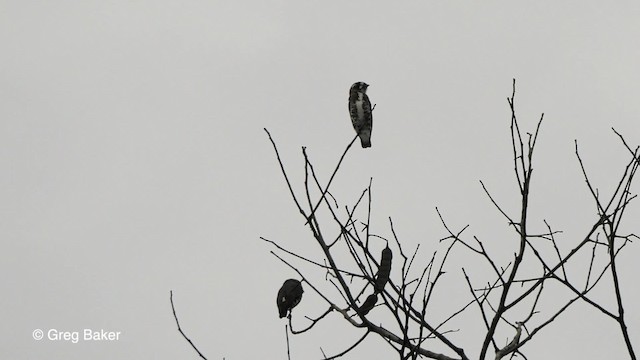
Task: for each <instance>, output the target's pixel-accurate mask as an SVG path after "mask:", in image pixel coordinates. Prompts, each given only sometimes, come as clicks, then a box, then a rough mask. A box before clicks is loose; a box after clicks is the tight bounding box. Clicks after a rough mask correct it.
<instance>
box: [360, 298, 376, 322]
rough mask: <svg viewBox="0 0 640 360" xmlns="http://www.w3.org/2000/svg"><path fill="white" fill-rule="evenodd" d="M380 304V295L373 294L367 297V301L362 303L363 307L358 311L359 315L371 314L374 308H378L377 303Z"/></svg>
mask: <svg viewBox="0 0 640 360" xmlns="http://www.w3.org/2000/svg"><path fill="white" fill-rule="evenodd" d="M377 302H378V295H377V294H375V293H374V294H371V295H369V296H368V297H367V299H366V300H365V301H364V302H363V303H362V306H360V308H359V309H358V314H360V315H363V316H364V315H367V314H368V313H369V311H371V309H373V307H374V306H376V303H377Z"/></svg>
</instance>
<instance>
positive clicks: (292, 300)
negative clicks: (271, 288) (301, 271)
mask: <svg viewBox="0 0 640 360" xmlns="http://www.w3.org/2000/svg"><path fill="white" fill-rule="evenodd" d="M303 292H304V291H302V284H301V283H300V281H298V280H296V279H289V280H287V281H285V282H284V284H282V287H281V288H280V290H279V291H278V299H277V304H278V311H279V312H280V318H281V319H282V318H283V317H285V316H287V313H288V312H289V311H290V310H291V309H293V308H294V307H295V306H296V305H298V303H299V302H300V300H301V299H302V293H303Z"/></svg>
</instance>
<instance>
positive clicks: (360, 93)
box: [349, 82, 373, 148]
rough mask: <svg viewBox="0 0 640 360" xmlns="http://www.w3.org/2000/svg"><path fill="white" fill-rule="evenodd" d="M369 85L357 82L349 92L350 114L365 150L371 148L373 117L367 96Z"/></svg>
mask: <svg viewBox="0 0 640 360" xmlns="http://www.w3.org/2000/svg"><path fill="white" fill-rule="evenodd" d="M368 87H369V85H367V84H365V83H363V82H357V83H355V84H353V85H351V89H350V90H349V114H350V115H351V123H352V124H353V128H354V129H355V130H356V133H358V136H359V137H360V143H361V144H362V147H363V148H368V147H371V128H372V125H373V116H372V114H371V102H370V101H369V97H368V96H367V88H368Z"/></svg>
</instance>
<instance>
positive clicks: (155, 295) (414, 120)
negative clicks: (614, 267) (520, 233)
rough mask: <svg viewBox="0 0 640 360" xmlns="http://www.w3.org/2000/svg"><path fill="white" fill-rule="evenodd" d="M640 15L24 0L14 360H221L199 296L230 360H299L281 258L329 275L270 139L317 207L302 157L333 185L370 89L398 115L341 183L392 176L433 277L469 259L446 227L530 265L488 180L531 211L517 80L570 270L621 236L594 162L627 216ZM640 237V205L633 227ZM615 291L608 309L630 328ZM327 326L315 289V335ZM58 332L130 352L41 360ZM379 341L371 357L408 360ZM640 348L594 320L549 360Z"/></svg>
mask: <svg viewBox="0 0 640 360" xmlns="http://www.w3.org/2000/svg"><path fill="white" fill-rule="evenodd" d="M639 18H640V5H639V4H638V3H637V2H633V1H621V2H617V5H616V6H615V7H612V6H611V5H609V4H605V3H602V2H596V1H565V2H562V4H558V3H557V2H554V1H537V2H527V3H522V2H519V3H518V4H517V5H515V4H514V3H513V2H506V1H488V2H482V3H477V4H473V5H469V4H466V3H465V4H463V3H461V2H425V1H412V2H405V3H402V4H401V5H398V4H390V3H385V4H376V3H372V2H371V1H358V2H349V3H344V2H328V3H326V2H325V3H322V4H318V5H310V4H309V3H302V2H300V3H297V2H290V1H289V2H285V1H270V2H263V1H255V2H233V3H232V2H225V3H222V2H219V1H186V2H185V1H158V0H156V1H146V0H142V1H127V2H124V1H123V2H111V1H82V2H76V1H0V48H1V49H2V50H1V53H0V58H1V60H0V63H1V64H2V65H1V66H0V171H1V176H0V218H2V220H1V221H0V236H1V240H0V241H1V244H2V253H3V260H2V261H1V262H0V271H1V272H2V273H3V274H5V276H4V277H3V278H2V281H1V283H0V285H1V287H2V291H3V296H2V297H1V298H0V309H2V310H0V311H1V313H2V318H3V321H4V322H5V324H4V326H2V327H0V337H1V338H2V339H3V340H2V341H1V342H0V355H1V357H2V358H6V359H44V358H47V359H56V358H58V359H62V358H64V359H87V358H91V359H129V358H130V359H134V358H135V359H146V358H149V359H151V358H161V359H164V358H166V359H173V358H182V359H185V358H196V356H195V353H193V352H192V350H191V349H190V348H189V347H188V344H187V343H186V342H185V341H184V340H183V339H182V338H181V337H180V335H179V333H178V332H177V330H176V327H175V323H174V320H173V317H172V314H171V309H170V305H169V290H170V289H173V290H174V300H175V302H176V306H177V311H178V314H179V316H180V320H181V323H182V326H183V328H184V330H185V331H186V332H187V334H189V335H190V337H191V338H192V340H193V341H194V342H195V343H196V344H197V345H198V346H199V348H200V350H201V351H203V353H205V354H206V355H207V356H208V358H209V359H221V358H222V357H223V356H224V357H226V358H227V359H252V358H254V359H255V358H267V359H283V358H285V356H286V353H285V349H286V348H285V346H286V344H285V339H284V332H283V327H284V321H282V320H278V319H277V311H276V307H275V294H276V291H277V289H278V287H279V286H280V285H281V283H282V281H283V280H285V279H287V278H289V277H295V273H293V272H292V271H290V270H289V269H288V268H286V266H284V265H283V264H281V263H280V262H279V261H277V259H275V258H274V257H273V256H271V255H270V254H269V250H270V249H271V248H270V247H269V246H268V245H267V244H266V243H264V242H262V241H261V240H260V239H259V236H264V237H267V238H270V239H273V240H277V241H279V242H280V243H281V244H283V245H285V246H287V247H289V248H292V249H296V250H298V251H300V252H303V253H304V254H307V255H309V256H312V257H315V258H318V256H319V254H318V248H317V245H316V244H315V243H313V242H312V238H311V237H310V233H309V231H308V230H306V229H305V228H304V227H303V220H302V218H301V217H300V215H299V214H298V213H297V211H296V209H295V208H294V205H293V202H292V201H291V199H290V197H289V195H288V191H287V189H286V186H285V183H284V181H283V179H282V176H281V174H280V173H279V168H278V166H277V162H276V160H275V156H274V154H273V151H272V149H271V145H270V143H269V142H268V139H267V137H266V134H265V133H264V132H263V130H262V129H263V128H264V127H266V128H268V129H269V130H270V131H271V133H272V135H273V136H274V138H275V140H276V141H277V143H278V145H279V149H280V151H281V154H282V156H283V159H284V161H285V165H286V166H287V169H288V170H289V171H291V174H292V177H293V179H294V181H297V183H296V186H297V188H296V189H297V191H302V184H301V182H300V181H301V180H302V179H303V168H302V166H301V165H302V164H303V162H302V157H301V154H300V148H301V146H307V149H308V151H309V153H310V154H311V156H312V157H313V160H314V161H315V165H316V169H317V170H318V171H319V172H320V173H321V174H322V175H321V176H322V178H323V180H324V181H326V180H327V179H328V177H329V175H330V171H331V170H332V168H333V167H334V166H335V164H336V162H337V160H338V158H339V155H340V154H341V153H342V151H343V150H344V148H345V146H346V145H347V144H348V142H349V141H350V140H351V139H352V137H353V136H354V132H353V129H352V127H351V124H350V121H349V118H348V112H347V106H346V101H347V96H348V89H349V86H350V85H351V84H352V83H353V82H355V81H366V82H367V83H369V84H371V87H370V88H369V96H370V97H371V100H372V102H373V103H376V104H377V107H376V109H375V113H374V130H373V136H372V143H373V147H372V148H371V149H367V150H363V149H361V148H360V147H359V146H358V147H355V148H354V149H352V150H351V152H350V153H349V155H348V156H347V159H346V160H345V163H344V165H343V168H342V170H341V172H340V173H339V175H338V176H337V178H336V180H335V182H334V185H333V194H334V195H335V196H336V197H337V198H338V199H339V201H340V202H341V205H347V204H352V203H353V201H354V200H355V199H357V197H358V196H359V194H360V192H361V191H362V189H364V188H365V187H366V185H367V184H368V181H369V178H370V177H373V179H374V180H373V192H374V214H373V217H372V221H373V225H372V229H373V230H375V231H376V232H377V233H379V234H381V235H384V236H389V235H390V231H389V227H388V220H387V218H388V217H389V216H391V217H392V218H393V219H394V225H395V227H396V231H398V233H399V235H400V236H401V238H402V239H403V241H405V244H406V245H407V246H408V247H413V246H415V245H416V244H418V243H420V244H421V249H424V255H425V259H426V258H428V257H429V256H428V254H430V253H431V252H433V251H435V250H436V249H437V248H438V239H440V238H442V237H444V236H445V232H444V229H442V227H441V226H440V225H439V223H438V219H437V215H436V213H435V207H436V206H438V207H439V209H440V210H441V211H442V212H443V214H444V215H445V216H446V217H447V219H448V220H449V221H450V224H451V225H452V226H454V227H456V228H460V227H462V226H464V225H466V224H470V225H471V227H470V229H469V230H468V231H469V234H468V235H477V236H478V237H480V238H481V239H483V240H485V241H486V243H487V244H488V245H489V246H491V247H492V248H493V249H495V250H494V251H495V252H496V254H498V255H497V256H500V255H504V260H505V262H506V261H508V259H509V256H510V254H511V253H512V252H513V251H514V250H513V248H511V247H510V246H514V241H515V240H514V239H513V236H512V235H511V233H510V232H509V231H508V230H507V229H506V226H505V225H506V224H505V221H504V220H503V218H501V217H500V215H499V214H498V213H497V212H496V211H495V210H494V208H492V206H491V204H490V203H489V201H488V200H487V199H486V197H485V196H484V195H483V193H482V190H481V188H480V186H479V183H478V180H479V179H482V180H484V181H485V183H486V184H487V186H488V187H489V189H491V190H492V191H494V194H495V195H496V198H497V199H498V200H499V201H501V202H502V204H504V206H505V208H506V209H507V210H510V211H513V212H515V211H517V209H518V207H517V187H516V183H515V179H514V176H513V173H512V170H511V169H512V162H511V154H510V139H509V129H508V125H509V120H510V114H509V111H508V107H507V102H506V97H507V96H508V95H510V92H511V81H512V78H516V79H517V95H516V106H517V111H518V113H519V115H520V122H521V125H522V126H523V127H524V128H525V129H527V130H528V131H533V129H534V127H535V123H536V121H537V119H538V118H539V117H540V113H542V112H544V113H545V122H544V124H543V128H542V133H541V138H540V140H539V144H538V146H539V147H538V151H539V152H538V153H537V154H536V158H535V159H534V167H535V169H536V170H535V172H534V179H533V184H532V186H533V194H532V197H533V198H534V200H533V202H532V209H531V211H532V220H531V221H532V226H533V228H534V229H535V230H539V231H543V230H544V225H543V223H542V220H543V219H547V221H549V222H550V224H551V225H552V226H554V228H556V229H558V230H563V231H564V233H563V234H562V236H561V240H560V241H561V246H562V247H563V249H564V250H568V249H570V248H571V246H572V245H573V244H576V243H577V242H578V241H579V239H581V237H582V236H584V234H585V233H586V232H587V229H588V228H589V227H590V224H591V222H592V221H593V219H594V214H595V209H594V206H593V204H592V203H591V200H590V199H589V196H588V192H587V189H586V186H585V185H584V182H583V180H582V179H581V174H580V170H579V167H578V164H577V161H576V159H575V155H574V153H573V146H574V143H573V141H574V139H578V141H579V144H580V147H581V149H582V156H583V159H584V160H585V162H586V165H587V167H588V170H591V175H592V176H593V181H594V182H595V183H596V184H597V185H598V186H599V187H600V189H601V191H602V192H603V193H605V194H608V193H609V192H610V191H611V189H612V187H613V186H614V185H615V184H616V183H617V176H618V174H620V173H621V170H622V167H623V166H624V164H625V163H626V161H627V159H628V158H627V153H626V150H625V149H624V148H623V147H622V146H621V144H620V141H619V139H618V138H617V137H616V136H615V134H613V133H612V132H611V130H610V128H611V127H615V128H616V130H618V131H619V132H621V133H622V134H624V135H625V137H626V139H627V141H628V142H629V143H630V144H639V143H640V125H639V124H640V122H639V121H638V116H639V115H638V114H640V102H639V101H638V100H637V99H638V98H640V86H639V85H638V84H640V72H639V71H638V64H640V46H638V38H639V37H640V23H639V22H638V19H639ZM636 188H637V186H636ZM638 219H640V210H638V205H637V204H634V207H633V208H632V210H631V211H630V212H629V213H628V221H627V223H626V225H627V226H628V229H626V230H627V231H635V232H636V233H637V232H638V231H639V230H638V228H637V227H634V225H637V223H638ZM637 254H638V245H637V242H636V243H634V244H632V246H630V247H629V248H627V249H626V251H625V252H624V253H623V255H622V256H621V257H620V268H621V271H622V275H621V276H622V285H623V290H624V295H625V297H626V298H625V300H626V303H627V308H626V309H627V316H628V322H629V325H630V327H631V331H632V336H633V338H634V339H635V340H636V351H637V350H638V349H637V347H638V346H640V344H639V343H638V340H639V339H640V311H639V310H638V306H637V304H638V303H639V302H640V292H639V291H638V288H637V286H636V285H635V284H634V283H633V280H634V279H633V277H634V276H635V275H636V274H637V273H638V271H639V270H640V267H639V266H638V262H636V261H634V256H635V255H637ZM458 255H459V256H460V257H459V258H457V260H456V259H453V260H451V261H452V262H451V263H450V264H449V271H450V273H449V274H450V279H449V282H448V283H447V285H446V286H445V287H443V290H442V291H443V292H442V293H441V295H440V298H439V299H440V300H439V301H440V302H441V303H442V306H444V309H445V310H446V305H447V303H449V302H452V301H464V300H465V299H466V297H467V296H468V293H467V292H466V285H464V283H463V282H461V274H460V270H459V268H460V266H462V265H463V264H464V265H465V267H466V268H467V269H469V268H472V267H473V265H474V263H473V261H474V260H473V259H472V260H468V259H467V258H465V254H464V253H463V252H459V254H458ZM470 261H471V262H470ZM478 266H481V265H479V264H478ZM579 269H580V268H579V267H576V270H575V273H576V276H578V275H579V274H580V273H579ZM318 279H321V277H318ZM475 280H476V282H477V284H481V283H483V282H485V281H487V280H489V278H483V277H482V276H481V275H480V274H478V275H477V278H476V279H475ZM320 285H322V286H325V285H324V284H320ZM327 289H330V287H327ZM609 289H610V288H608V287H607V286H603V288H602V291H600V292H599V293H598V297H599V298H601V299H602V301H603V302H604V303H605V304H607V305H610V306H612V302H611V300H612V297H611V294H610V291H609ZM334 295H335V294H334ZM452 299H453V300H452ZM548 301H549V304H551V305H553V302H552V301H553V298H550V299H548ZM324 309H325V306H324V305H322V303H321V301H320V300H319V298H318V297H317V296H314V294H312V292H311V291H310V290H307V292H306V293H305V298H304V299H303V301H302V303H301V304H300V305H299V307H298V308H297V315H298V321H299V322H298V324H300V326H302V325H303V324H304V321H303V320H302V319H300V318H299V317H301V316H302V315H303V314H306V315H309V316H314V315H316V314H319V313H321V312H322V311H324ZM549 309H553V307H550V308H549ZM611 309H612V310H613V309H614V308H613V307H611ZM474 316H475V317H474ZM470 318H472V319H473V321H474V324H472V325H470V324H469V323H466V324H464V323H463V324H457V326H459V327H461V328H462V330H461V331H460V332H459V333H457V334H454V335H452V338H453V339H454V340H455V341H459V342H460V343H461V344H463V345H464V346H466V347H467V348H468V349H469V350H468V351H467V353H473V352H474V351H477V348H478V347H479V346H480V341H481V340H480V339H479V338H478V336H477V333H475V331H477V330H478V329H479V328H480V326H481V324H480V323H479V318H478V317H477V314H471V316H470ZM467 326H469V328H468V329H471V330H467V331H465V328H467ZM38 328H39V329H42V330H44V331H45V332H47V331H48V330H49V329H57V330H60V331H70V332H73V331H80V332H81V331H82V330H83V329H85V328H90V329H94V330H99V329H105V330H108V331H120V332H121V335H120V339H119V340H117V341H110V342H108V341H103V342H87V341H82V340H80V341H78V343H75V344H74V343H72V342H70V341H52V340H48V339H46V334H45V339H44V340H41V341H36V340H34V339H33V338H32V332H33V331H34V329H38ZM474 329H475V330H474ZM329 331H331V333H329ZM360 334H361V333H360V332H359V331H354V330H353V329H351V328H349V327H348V326H346V325H345V324H343V321H341V320H340V319H339V317H338V316H337V315H334V316H333V317H332V319H331V320H329V321H327V323H326V324H325V325H323V326H321V327H320V328H319V329H318V330H317V331H315V332H311V333H310V334H305V335H303V336H297V337H293V338H291V341H292V345H291V346H292V356H293V357H294V358H296V359H308V358H320V357H321V353H320V350H319V348H320V347H322V348H323V349H324V350H325V351H326V352H327V353H328V354H332V353H335V352H339V351H341V350H342V349H343V347H342V346H343V345H346V344H349V342H350V341H352V340H354V339H357V338H358V337H359V335H360ZM507 335H508V334H505V341H506V336H507ZM366 344H367V345H366V346H364V347H363V348H362V349H360V350H359V351H358V352H356V353H354V354H352V355H351V357H350V358H363V357H364V356H373V355H372V354H375V355H376V356H382V354H385V355H386V354H388V355H389V356H393V353H391V351H390V349H389V348H388V347H387V346H386V345H384V344H383V343H382V341H380V340H378V339H375V338H371V339H369V340H368V341H367V342H366ZM622 345H623V344H622V340H621V337H620V336H619V330H618V329H617V328H616V327H615V326H614V323H613V322H612V321H609V320H606V319H604V317H603V316H602V315H600V314H599V313H596V312H594V311H592V310H591V309H590V308H587V307H586V306H583V305H579V306H576V307H575V308H574V309H572V310H571V311H569V312H568V313H566V314H565V315H564V316H563V317H562V318H561V319H560V321H559V322H558V324H557V326H555V327H553V328H551V329H549V330H548V331H547V332H546V333H544V334H542V335H540V336H539V337H538V338H537V339H535V340H534V341H533V342H532V343H530V344H529V345H528V346H527V347H525V349H524V350H525V353H526V354H527V355H528V356H529V358H530V359H535V358H576V359H577V358H580V359H600V358H622V357H624V354H625V352H624V351H623V348H622Z"/></svg>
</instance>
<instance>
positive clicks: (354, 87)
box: [351, 81, 369, 92]
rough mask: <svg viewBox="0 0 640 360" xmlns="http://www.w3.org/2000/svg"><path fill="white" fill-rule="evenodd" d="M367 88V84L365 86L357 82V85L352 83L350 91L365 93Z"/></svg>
mask: <svg viewBox="0 0 640 360" xmlns="http://www.w3.org/2000/svg"><path fill="white" fill-rule="evenodd" d="M368 87H369V84H366V83H364V82H362V81H358V82H357V83H354V84H353V85H351V91H357V92H367V88H368Z"/></svg>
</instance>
